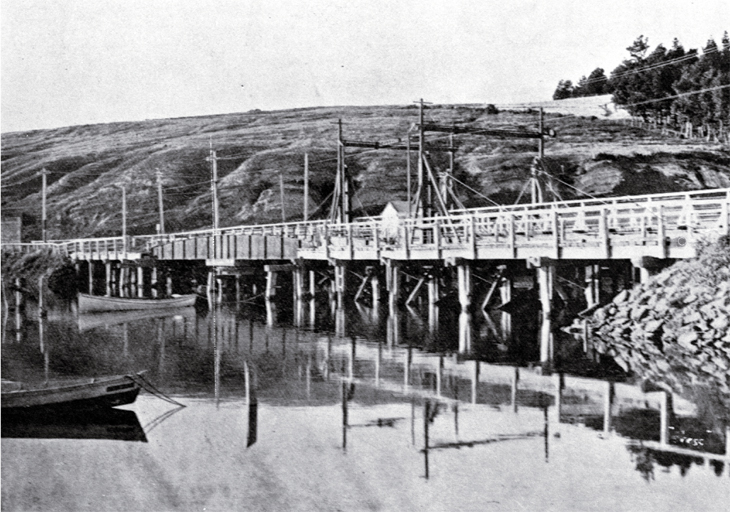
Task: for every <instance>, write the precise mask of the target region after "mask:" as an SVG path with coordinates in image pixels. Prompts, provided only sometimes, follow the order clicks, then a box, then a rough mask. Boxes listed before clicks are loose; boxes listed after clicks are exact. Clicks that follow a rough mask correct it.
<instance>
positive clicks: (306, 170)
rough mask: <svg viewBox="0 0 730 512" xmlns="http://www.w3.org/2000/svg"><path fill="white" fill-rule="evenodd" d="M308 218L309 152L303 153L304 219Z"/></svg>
mask: <svg viewBox="0 0 730 512" xmlns="http://www.w3.org/2000/svg"><path fill="white" fill-rule="evenodd" d="M308 220H309V153H304V221H305V222H306V221H308Z"/></svg>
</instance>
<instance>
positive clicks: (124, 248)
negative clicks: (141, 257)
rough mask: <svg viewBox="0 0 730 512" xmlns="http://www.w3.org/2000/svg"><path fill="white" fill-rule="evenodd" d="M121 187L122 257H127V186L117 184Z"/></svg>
mask: <svg viewBox="0 0 730 512" xmlns="http://www.w3.org/2000/svg"><path fill="white" fill-rule="evenodd" d="M117 186H118V187H119V188H121V189H122V251H123V253H124V259H125V260H126V259H127V188H126V187H125V186H124V185H117Z"/></svg>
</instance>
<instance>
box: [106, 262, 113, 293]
mask: <svg viewBox="0 0 730 512" xmlns="http://www.w3.org/2000/svg"><path fill="white" fill-rule="evenodd" d="M104 282H105V285H106V291H105V293H104V295H106V296H107V297H111V296H112V290H113V287H114V284H113V283H114V263H113V262H111V261H105V262H104Z"/></svg>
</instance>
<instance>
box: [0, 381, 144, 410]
mask: <svg viewBox="0 0 730 512" xmlns="http://www.w3.org/2000/svg"><path fill="white" fill-rule="evenodd" d="M139 391H140V385H139V384H138V382H137V381H136V380H135V379H134V378H133V376H131V375H121V376H114V377H106V378H103V379H93V380H92V381H91V382H81V383H75V384H70V385H65V386H57V387H50V388H44V389H31V390H19V391H9V392H4V393H3V394H2V413H3V415H5V414H13V413H33V412H37V411H46V410H48V409H54V410H55V409H58V410H77V411H78V410H94V409H103V408H109V407H116V406H117V405H125V404H131V403H132V402H134V401H135V400H136V399H137V395H138V394H139Z"/></svg>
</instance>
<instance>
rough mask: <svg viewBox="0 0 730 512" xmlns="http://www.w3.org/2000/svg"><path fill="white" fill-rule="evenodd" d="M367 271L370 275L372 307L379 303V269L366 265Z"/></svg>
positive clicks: (374, 307)
mask: <svg viewBox="0 0 730 512" xmlns="http://www.w3.org/2000/svg"><path fill="white" fill-rule="evenodd" d="M367 272H368V273H369V275H370V295H371V298H372V301H373V305H372V307H373V309H376V308H377V307H378V305H379V304H380V271H379V270H378V268H377V267H374V266H373V267H368V269H367Z"/></svg>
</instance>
